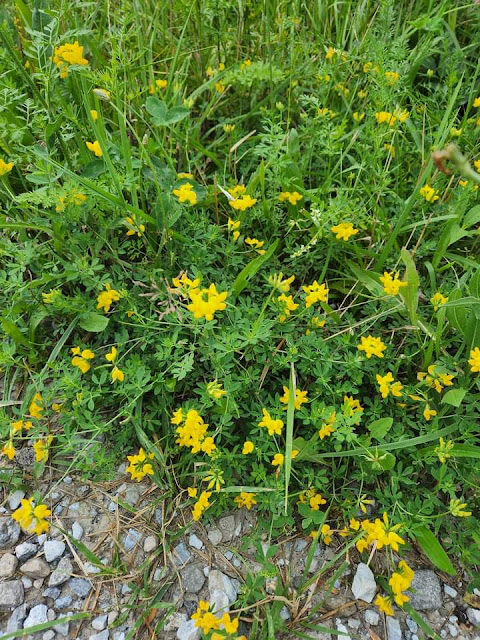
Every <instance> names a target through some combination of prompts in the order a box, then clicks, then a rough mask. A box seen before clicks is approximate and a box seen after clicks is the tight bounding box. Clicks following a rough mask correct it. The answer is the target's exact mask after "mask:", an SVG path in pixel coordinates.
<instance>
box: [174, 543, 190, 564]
mask: <svg viewBox="0 0 480 640" xmlns="http://www.w3.org/2000/svg"><path fill="white" fill-rule="evenodd" d="M191 557H192V554H191V553H190V551H189V550H188V549H187V545H186V544H185V543H184V542H180V544H177V546H176V547H175V548H174V550H173V561H174V562H175V564H176V565H177V566H180V565H182V564H186V563H187V562H188V561H189V560H190V558H191Z"/></svg>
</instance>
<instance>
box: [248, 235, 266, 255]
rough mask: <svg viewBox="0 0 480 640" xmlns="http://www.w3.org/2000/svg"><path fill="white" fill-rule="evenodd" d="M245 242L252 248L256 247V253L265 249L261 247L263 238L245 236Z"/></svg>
mask: <svg viewBox="0 0 480 640" xmlns="http://www.w3.org/2000/svg"><path fill="white" fill-rule="evenodd" d="M245 244H248V246H249V247H252V249H256V251H258V253H260V254H263V253H265V251H264V250H263V249H262V247H263V245H264V244H265V240H258V239H257V238H245Z"/></svg>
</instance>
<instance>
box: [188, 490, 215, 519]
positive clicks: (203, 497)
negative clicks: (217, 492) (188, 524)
mask: <svg viewBox="0 0 480 640" xmlns="http://www.w3.org/2000/svg"><path fill="white" fill-rule="evenodd" d="M211 495H212V492H211V491H202V493H201V494H200V497H199V499H198V500H197V502H196V503H195V504H194V506H193V510H192V517H193V519H194V520H195V521H197V520H200V518H201V517H202V514H203V512H204V511H206V510H207V509H208V507H209V506H210V502H209V501H208V500H209V498H210V497H211Z"/></svg>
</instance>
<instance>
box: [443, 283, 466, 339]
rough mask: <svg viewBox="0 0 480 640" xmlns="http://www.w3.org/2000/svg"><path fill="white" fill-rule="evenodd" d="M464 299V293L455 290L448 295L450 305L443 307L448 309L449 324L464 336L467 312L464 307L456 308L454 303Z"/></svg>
mask: <svg viewBox="0 0 480 640" xmlns="http://www.w3.org/2000/svg"><path fill="white" fill-rule="evenodd" d="M461 298H462V293H461V291H460V289H453V290H452V291H451V292H450V293H449V294H448V303H447V304H444V305H442V306H443V307H447V305H449V306H448V307H447V319H448V321H449V323H450V324H451V325H452V326H453V327H455V329H456V330H457V331H460V333H462V334H463V332H464V329H465V323H466V320H467V310H466V309H465V307H464V306H459V307H455V306H454V305H453V304H451V303H453V302H455V301H457V300H460V299H461Z"/></svg>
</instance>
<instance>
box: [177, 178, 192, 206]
mask: <svg viewBox="0 0 480 640" xmlns="http://www.w3.org/2000/svg"><path fill="white" fill-rule="evenodd" d="M173 195H174V196H177V198H178V201H179V202H190V204H196V203H197V194H196V193H195V191H194V190H193V184H191V183H190V182H184V183H183V184H182V185H180V186H179V187H178V189H174V190H173Z"/></svg>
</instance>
